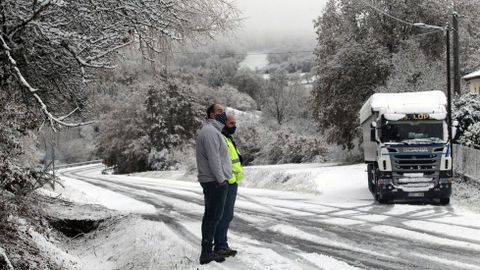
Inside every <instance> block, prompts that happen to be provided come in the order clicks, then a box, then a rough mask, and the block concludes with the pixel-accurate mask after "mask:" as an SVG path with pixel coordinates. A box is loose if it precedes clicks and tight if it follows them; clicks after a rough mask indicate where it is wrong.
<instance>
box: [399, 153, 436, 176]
mask: <svg viewBox="0 0 480 270" xmlns="http://www.w3.org/2000/svg"><path fill="white" fill-rule="evenodd" d="M393 163H394V164H393V166H395V169H396V171H398V172H428V171H434V170H436V168H437V166H438V165H437V163H438V155H436V154H420V155H413V154H412V155H394V156H393Z"/></svg>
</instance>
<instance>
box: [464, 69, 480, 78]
mask: <svg viewBox="0 0 480 270" xmlns="http://www.w3.org/2000/svg"><path fill="white" fill-rule="evenodd" d="M477 77H480V70H477V71H475V72H472V73H470V74H467V75H465V76H463V77H462V78H463V79H465V80H470V79H473V78H477Z"/></svg>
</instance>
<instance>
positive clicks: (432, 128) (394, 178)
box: [360, 91, 453, 205]
mask: <svg viewBox="0 0 480 270" xmlns="http://www.w3.org/2000/svg"><path fill="white" fill-rule="evenodd" d="M446 106H447V99H446V97H445V94H444V93H443V92H441V91H427V92H411V93H377V94H374V95H372V96H371V97H370V98H369V99H368V100H367V102H366V103H365V104H364V105H363V107H362V108H361V110H360V123H361V128H362V133H363V136H362V137H363V150H364V158H365V163H366V164H367V171H368V187H369V189H370V191H371V193H372V195H373V196H374V197H375V199H376V200H377V201H378V202H380V203H388V202H392V201H394V200H399V199H400V200H409V199H419V198H421V199H422V200H423V199H433V200H436V201H439V202H440V204H443V205H446V204H449V203H450V195H451V193H452V177H453V173H452V155H451V142H450V141H449V136H448V128H449V125H448V123H447V108H446Z"/></svg>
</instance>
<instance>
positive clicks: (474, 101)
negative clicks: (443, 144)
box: [452, 93, 480, 146]
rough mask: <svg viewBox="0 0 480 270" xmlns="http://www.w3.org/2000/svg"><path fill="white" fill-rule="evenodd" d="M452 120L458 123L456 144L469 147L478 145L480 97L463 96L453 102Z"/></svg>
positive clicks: (474, 95)
mask: <svg viewBox="0 0 480 270" xmlns="http://www.w3.org/2000/svg"><path fill="white" fill-rule="evenodd" d="M453 107H454V112H453V116H452V117H453V119H455V120H457V121H458V123H459V127H458V132H459V133H458V135H457V136H458V137H457V138H458V142H460V143H463V144H466V145H469V146H475V145H476V146H479V145H480V96H479V95H476V94H472V93H469V94H465V95H463V96H461V97H459V98H457V99H456V100H455V101H454V104H453Z"/></svg>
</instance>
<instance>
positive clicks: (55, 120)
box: [0, 35, 94, 130]
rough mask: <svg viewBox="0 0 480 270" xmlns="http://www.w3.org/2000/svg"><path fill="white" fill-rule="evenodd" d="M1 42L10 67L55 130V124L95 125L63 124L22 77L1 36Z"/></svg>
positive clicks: (73, 125) (70, 125)
mask: <svg viewBox="0 0 480 270" xmlns="http://www.w3.org/2000/svg"><path fill="white" fill-rule="evenodd" d="M0 41H1V42H2V47H3V49H4V50H5V54H6V56H7V58H8V60H9V62H10V65H11V66H12V68H13V70H14V71H15V74H16V75H17V78H18V80H19V82H20V84H21V85H22V86H24V87H25V88H26V89H27V90H28V91H29V92H30V93H31V94H32V95H33V97H34V98H35V100H36V101H37V102H38V103H39V104H40V108H41V109H42V111H43V113H44V114H45V116H46V117H47V119H48V120H49V121H50V124H51V126H52V128H53V129H54V130H56V129H55V124H58V125H61V126H66V127H79V126H85V125H90V124H93V123H94V122H93V121H92V122H85V123H66V122H63V121H62V119H60V118H57V117H55V116H53V115H52V114H51V113H50V112H49V111H48V108H47V105H45V103H44V102H43V100H42V98H41V97H40V96H39V95H38V94H37V93H36V92H37V91H38V90H37V89H35V88H33V87H32V86H31V85H30V84H29V83H28V82H27V80H26V79H25V77H24V76H23V75H22V73H21V72H20V70H19V69H18V67H17V62H16V61H15V59H13V58H12V56H11V54H10V50H11V49H10V48H9V47H8V45H7V43H6V42H5V40H4V39H3V37H2V36H1V35H0Z"/></svg>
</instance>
